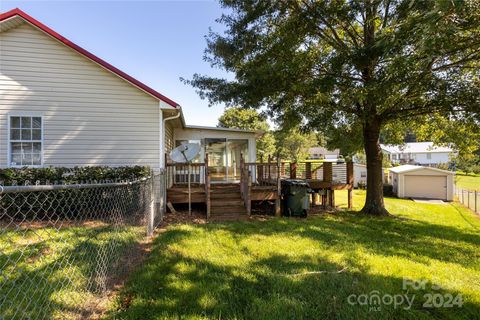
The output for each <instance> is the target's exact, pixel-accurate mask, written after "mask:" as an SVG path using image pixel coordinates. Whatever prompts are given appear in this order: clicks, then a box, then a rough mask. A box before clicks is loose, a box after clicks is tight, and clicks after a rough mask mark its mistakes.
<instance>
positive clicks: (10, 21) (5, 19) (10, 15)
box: [0, 8, 178, 108]
mask: <svg viewBox="0 0 480 320" xmlns="http://www.w3.org/2000/svg"><path fill="white" fill-rule="evenodd" d="M18 18H21V19H23V20H24V21H26V22H28V23H29V24H31V25H33V26H34V27H37V28H38V29H40V30H41V31H43V32H45V33H46V34H48V35H49V36H51V37H53V38H55V39H56V40H58V41H60V42H61V43H63V44H64V45H66V46H68V47H70V48H72V49H73V50H75V51H77V52H78V53H80V54H81V55H83V56H85V57H87V58H88V59H90V60H92V61H93V62H95V63H97V64H99V65H100V66H102V67H103V68H105V69H107V70H109V71H110V72H112V73H114V74H116V75H117V76H119V77H120V78H122V79H124V80H126V81H127V82H129V83H130V84H132V85H134V86H135V87H137V88H139V89H140V90H142V91H144V92H146V93H148V94H149V95H151V96H153V97H154V98H157V99H159V100H161V101H163V102H165V103H167V104H168V105H170V106H172V107H174V108H177V107H178V103H176V102H175V101H173V100H171V99H169V98H167V97H166V96H164V95H162V94H161V93H159V92H157V91H155V90H154V89H152V88H150V87H149V86H147V85H146V84H144V83H142V82H140V81H138V80H137V79H135V78H133V77H132V76H129V75H128V74H126V73H125V72H123V71H121V70H119V69H117V68H115V67H114V66H112V65H111V64H109V63H108V62H106V61H105V60H102V59H100V58H99V57H97V56H96V55H94V54H92V53H90V52H88V51H87V50H85V49H83V48H82V47H80V46H78V45H76V44H75V43H73V42H71V41H70V40H68V39H67V38H65V37H63V36H61V35H60V34H58V33H57V32H55V31H54V30H52V29H50V28H49V27H47V26H46V25H44V24H43V23H41V22H40V21H38V20H36V19H34V18H33V17H31V16H29V15H28V14H26V13H25V12H23V11H22V10H20V9H18V8H16V9H13V10H10V11H8V12H4V13H2V14H0V22H1V23H2V28H1V30H2V31H6V30H8V29H9V28H12V27H15V26H17V25H19V24H21V20H19V21H14V19H17V20H18ZM4 24H5V25H4Z"/></svg>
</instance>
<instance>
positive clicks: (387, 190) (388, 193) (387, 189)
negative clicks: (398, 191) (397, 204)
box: [383, 183, 394, 197]
mask: <svg viewBox="0 0 480 320" xmlns="http://www.w3.org/2000/svg"><path fill="white" fill-rule="evenodd" d="M383 195H384V196H385V197H393V196H394V194H393V186H392V185H391V184H387V183H385V184H383Z"/></svg>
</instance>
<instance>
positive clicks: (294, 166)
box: [290, 162, 297, 179]
mask: <svg viewBox="0 0 480 320" xmlns="http://www.w3.org/2000/svg"><path fill="white" fill-rule="evenodd" d="M296 178H297V163H296V162H290V179H296Z"/></svg>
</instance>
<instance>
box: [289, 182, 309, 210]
mask: <svg viewBox="0 0 480 320" xmlns="http://www.w3.org/2000/svg"><path fill="white" fill-rule="evenodd" d="M309 193H310V186H309V185H308V183H307V182H306V181H304V180H298V179H286V180H282V215H284V216H287V217H290V216H300V217H306V216H307V210H308V208H309V207H310V195H309Z"/></svg>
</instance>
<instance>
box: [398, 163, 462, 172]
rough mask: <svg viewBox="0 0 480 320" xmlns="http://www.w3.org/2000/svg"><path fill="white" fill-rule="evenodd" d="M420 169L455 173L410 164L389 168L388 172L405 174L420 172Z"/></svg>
mask: <svg viewBox="0 0 480 320" xmlns="http://www.w3.org/2000/svg"><path fill="white" fill-rule="evenodd" d="M422 169H423V170H430V171H437V172H442V173H446V174H455V172H453V171H447V170H441V169H437V168H431V167H422V166H414V165H411V164H406V165H403V166H398V167H393V168H390V169H389V171H390V172H394V173H405V172H413V171H417V170H422Z"/></svg>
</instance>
